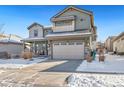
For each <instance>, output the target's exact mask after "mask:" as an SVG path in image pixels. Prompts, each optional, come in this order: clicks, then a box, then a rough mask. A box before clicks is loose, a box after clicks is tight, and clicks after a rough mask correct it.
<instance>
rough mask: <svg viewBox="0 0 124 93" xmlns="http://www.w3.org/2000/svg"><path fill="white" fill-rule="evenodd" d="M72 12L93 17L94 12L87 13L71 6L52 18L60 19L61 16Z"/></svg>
mask: <svg viewBox="0 0 124 93" xmlns="http://www.w3.org/2000/svg"><path fill="white" fill-rule="evenodd" d="M72 11H77V12H80V13H84V14H88V15H92V12H91V11H87V10H84V9H80V8H76V7H74V6H69V7H67V8H65V9H64V10H62V11H60V12H59V13H57V14H56V15H55V16H53V17H52V18H56V17H59V16H61V15H63V14H64V13H66V12H72Z"/></svg>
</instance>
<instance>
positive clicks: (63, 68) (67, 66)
mask: <svg viewBox="0 0 124 93" xmlns="http://www.w3.org/2000/svg"><path fill="white" fill-rule="evenodd" d="M64 61H65V62H64V63H62V64H59V65H56V66H54V67H51V68H48V69H45V70H43V71H42V72H75V71H76V69H77V67H78V66H79V65H80V64H81V63H82V60H64Z"/></svg>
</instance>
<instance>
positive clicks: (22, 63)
mask: <svg viewBox="0 0 124 93" xmlns="http://www.w3.org/2000/svg"><path fill="white" fill-rule="evenodd" d="M47 59H48V58H40V57H38V58H32V60H29V59H22V58H20V59H0V68H23V67H27V66H30V65H32V64H36V63H39V62H42V61H45V60H47Z"/></svg>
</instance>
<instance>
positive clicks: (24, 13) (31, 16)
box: [0, 5, 124, 41]
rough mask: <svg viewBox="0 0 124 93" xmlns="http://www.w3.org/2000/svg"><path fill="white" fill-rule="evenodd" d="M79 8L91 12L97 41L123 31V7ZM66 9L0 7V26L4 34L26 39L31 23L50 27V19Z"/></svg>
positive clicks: (51, 7)
mask: <svg viewBox="0 0 124 93" xmlns="http://www.w3.org/2000/svg"><path fill="white" fill-rule="evenodd" d="M76 6H77V7H79V8H82V9H86V10H90V11H93V14H94V22H95V25H96V26H97V33H98V41H104V40H105V39H106V38H107V37H108V36H113V35H118V34H119V33H121V32H122V31H124V6H117V5H116V6H112V5H111V6H100V5H99V6H98V5H97V6H94V5H89V6H88V5H76ZM65 7H67V6H66V5H51V6H46V5H44V6H42V5H41V6H24V5H23V6H0V24H5V26H4V27H3V29H2V30H3V31H5V33H6V34H17V35H19V36H21V37H23V38H26V37H28V30H27V27H28V26H29V25H30V24H32V23H33V22H38V23H40V24H42V25H45V26H49V25H51V22H50V18H51V17H52V16H54V15H55V14H56V13H58V12H59V11H61V10H62V9H64V8H65Z"/></svg>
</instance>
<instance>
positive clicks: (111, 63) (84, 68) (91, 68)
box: [76, 55, 124, 73]
mask: <svg viewBox="0 0 124 93" xmlns="http://www.w3.org/2000/svg"><path fill="white" fill-rule="evenodd" d="M76 71H81V72H106V73H124V57H120V56H113V55H112V56H111V55H106V60H105V62H99V61H98V59H96V60H95V61H92V62H91V63H88V62H87V61H86V60H84V61H83V62H82V64H80V66H79V67H78V68H77V69H76Z"/></svg>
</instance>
